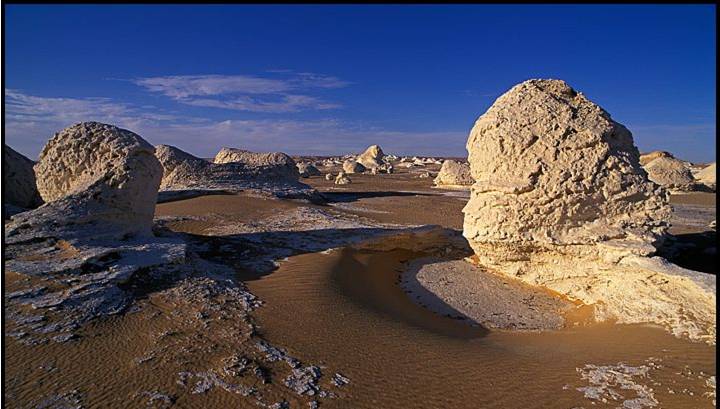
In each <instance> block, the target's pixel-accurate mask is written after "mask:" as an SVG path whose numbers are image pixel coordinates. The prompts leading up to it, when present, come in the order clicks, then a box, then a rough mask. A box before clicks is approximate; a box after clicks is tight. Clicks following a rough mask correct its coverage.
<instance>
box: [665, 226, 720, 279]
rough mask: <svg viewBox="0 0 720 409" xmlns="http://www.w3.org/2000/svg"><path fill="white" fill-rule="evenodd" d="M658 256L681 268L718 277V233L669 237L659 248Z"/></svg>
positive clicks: (707, 232)
mask: <svg viewBox="0 0 720 409" xmlns="http://www.w3.org/2000/svg"><path fill="white" fill-rule="evenodd" d="M657 255H658V256H660V257H663V258H665V259H667V260H668V261H670V262H672V263H673V264H677V265H678V266H680V267H683V268H687V269H690V270H695V271H700V272H703V273H708V274H713V275H717V232H716V231H715V230H708V231H704V232H701V233H685V234H676V235H672V236H669V237H668V238H667V239H666V240H665V242H664V243H663V245H662V246H661V247H659V248H658V252H657Z"/></svg>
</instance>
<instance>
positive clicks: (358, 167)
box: [343, 159, 365, 174]
mask: <svg viewBox="0 0 720 409" xmlns="http://www.w3.org/2000/svg"><path fill="white" fill-rule="evenodd" d="M343 172H345V173H350V174H352V173H363V172H365V166H364V165H363V164H362V163H360V162H357V161H354V160H352V159H349V160H346V161H345V162H343Z"/></svg>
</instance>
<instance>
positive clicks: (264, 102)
mask: <svg viewBox="0 0 720 409" xmlns="http://www.w3.org/2000/svg"><path fill="white" fill-rule="evenodd" d="M183 102H184V103H186V104H188V105H194V106H203V107H214V108H225V109H232V110H235V111H250V112H274V113H280V112H298V111H301V110H303V109H333V108H338V107H339V105H337V104H332V103H328V102H323V101H321V100H319V99H317V98H315V97H311V96H307V95H283V96H281V97H279V100H276V101H273V100H269V99H258V98H253V97H250V96H239V97H236V98H233V99H229V100H219V99H209V98H196V99H188V100H183Z"/></svg>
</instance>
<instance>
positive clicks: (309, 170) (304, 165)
mask: <svg viewBox="0 0 720 409" xmlns="http://www.w3.org/2000/svg"><path fill="white" fill-rule="evenodd" d="M297 168H298V172H300V177H301V178H308V177H310V176H320V175H321V173H320V170H318V168H316V167H315V165H313V164H312V163H308V162H300V163H298V164H297Z"/></svg>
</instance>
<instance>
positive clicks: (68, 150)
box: [3, 122, 185, 340]
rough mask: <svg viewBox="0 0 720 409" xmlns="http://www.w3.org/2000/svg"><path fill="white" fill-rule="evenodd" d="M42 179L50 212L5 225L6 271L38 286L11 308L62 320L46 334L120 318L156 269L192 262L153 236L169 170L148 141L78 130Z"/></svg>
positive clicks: (65, 137)
mask: <svg viewBox="0 0 720 409" xmlns="http://www.w3.org/2000/svg"><path fill="white" fill-rule="evenodd" d="M35 172H36V174H37V179H38V181H37V182H38V183H37V185H38V188H39V191H40V194H41V195H42V197H43V199H45V200H46V201H47V203H46V204H45V205H43V206H41V207H39V208H37V209H35V210H31V211H27V212H23V213H20V214H18V215H15V216H13V217H12V218H11V220H10V222H8V223H7V224H6V225H5V243H6V244H7V245H6V247H5V249H4V253H3V255H4V258H5V260H4V265H5V269H6V271H10V272H14V273H19V274H22V275H24V276H26V277H30V278H28V282H29V283H30V284H31V285H35V287H33V288H28V289H27V291H23V292H22V293H18V294H10V295H7V297H8V298H9V300H11V304H15V303H18V304H21V305H23V304H24V305H32V306H33V307H34V308H40V309H49V310H50V311H56V312H57V311H61V314H58V317H59V319H61V321H60V322H59V323H54V324H53V326H52V327H51V328H45V329H43V327H42V326H40V327H38V328H39V329H38V331H45V332H48V333H50V332H55V331H59V332H62V333H67V332H68V331H72V330H73V329H75V328H77V326H78V325H79V324H80V323H82V322H84V321H87V320H89V319H91V318H93V317H95V316H98V315H104V314H113V313H117V312H120V311H122V310H123V309H124V308H125V307H126V306H127V305H128V297H127V296H126V294H125V292H124V291H123V290H122V289H121V288H120V287H119V286H121V285H123V284H124V283H127V282H128V281H129V280H130V279H131V278H132V277H133V275H135V274H136V273H138V272H139V271H145V269H146V268H148V267H151V266H166V265H172V264H174V263H177V262H182V261H184V258H185V245H184V244H183V243H182V242H181V241H179V240H175V239H169V238H167V239H163V238H159V237H155V236H154V235H153V233H152V226H153V215H154V211H155V202H156V198H157V192H158V186H159V185H160V179H161V177H162V167H161V166H160V163H159V162H158V160H157V159H155V156H154V148H153V147H152V145H150V144H148V143H147V142H146V141H145V140H143V139H142V138H141V137H140V136H138V135H136V134H134V133H132V132H130V131H127V130H124V129H120V128H117V127H114V126H112V125H106V124H101V123H96V122H87V123H80V124H77V125H74V126H72V127H70V128H67V129H65V130H63V131H61V132H59V133H57V134H55V136H54V137H53V138H52V139H51V140H50V141H49V142H48V143H47V145H46V146H45V148H44V149H43V151H42V153H41V155H40V160H39V161H38V163H37V164H36V165H35ZM43 320H44V318H43ZM66 337H67V335H63V336H60V338H59V339H61V340H62V339H65V338H66Z"/></svg>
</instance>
